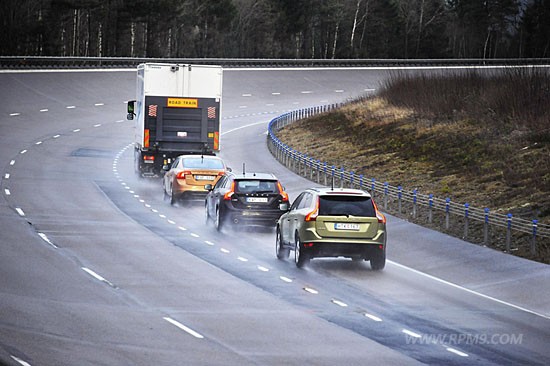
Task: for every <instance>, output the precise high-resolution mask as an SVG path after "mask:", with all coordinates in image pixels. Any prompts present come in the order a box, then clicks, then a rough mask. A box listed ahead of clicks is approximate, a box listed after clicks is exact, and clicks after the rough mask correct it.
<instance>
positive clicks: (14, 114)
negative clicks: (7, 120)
mask: <svg viewBox="0 0 550 366" xmlns="http://www.w3.org/2000/svg"><path fill="white" fill-rule="evenodd" d="M20 115H21V113H10V117H15V116H20Z"/></svg>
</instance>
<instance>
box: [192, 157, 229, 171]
mask: <svg viewBox="0 0 550 366" xmlns="http://www.w3.org/2000/svg"><path fill="white" fill-rule="evenodd" d="M183 166H184V167H185V168H190V169H223V168H224V166H223V163H222V161H221V160H218V159H208V158H201V157H197V158H185V159H183Z"/></svg>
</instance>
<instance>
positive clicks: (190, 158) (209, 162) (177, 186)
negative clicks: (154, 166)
mask: <svg viewBox="0 0 550 366" xmlns="http://www.w3.org/2000/svg"><path fill="white" fill-rule="evenodd" d="M163 170H164V171H165V172H166V173H165V174H164V177H163V181H162V186H163V190H164V197H165V199H169V200H170V204H172V205H173V204H174V203H176V202H177V201H178V200H179V199H181V198H184V197H185V198H193V197H195V198H200V199H204V197H205V196H206V194H207V193H208V192H207V191H206V189H205V188H204V186H205V185H206V184H212V185H214V184H216V182H217V181H218V180H219V179H220V178H221V176H222V175H223V174H224V173H225V172H226V171H228V168H227V166H226V165H225V163H224V161H223V160H222V159H220V158H219V157H217V156H211V155H202V156H201V155H180V156H178V157H177V158H176V160H174V162H173V163H172V165H165V166H164V167H163Z"/></svg>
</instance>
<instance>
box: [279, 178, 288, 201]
mask: <svg viewBox="0 0 550 366" xmlns="http://www.w3.org/2000/svg"><path fill="white" fill-rule="evenodd" d="M277 188H278V189H279V194H280V195H281V196H282V197H283V202H288V194H287V193H286V192H285V191H284V190H283V186H282V185H281V182H277Z"/></svg>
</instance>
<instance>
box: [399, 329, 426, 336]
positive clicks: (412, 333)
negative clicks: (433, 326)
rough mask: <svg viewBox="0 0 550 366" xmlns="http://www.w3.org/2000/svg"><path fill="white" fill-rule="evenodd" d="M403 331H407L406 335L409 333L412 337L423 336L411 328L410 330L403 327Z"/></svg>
mask: <svg viewBox="0 0 550 366" xmlns="http://www.w3.org/2000/svg"><path fill="white" fill-rule="evenodd" d="M401 332H402V333H405V334H406V335H409V336H411V337H414V338H422V336H421V335H420V334H418V333H415V332H413V331H411V330H408V329H402V330H401Z"/></svg>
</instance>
